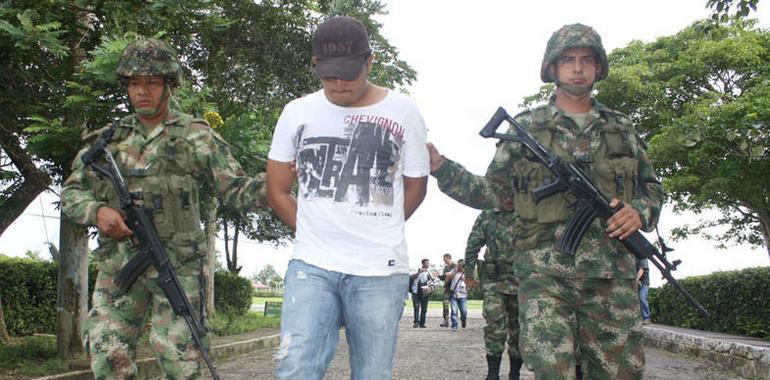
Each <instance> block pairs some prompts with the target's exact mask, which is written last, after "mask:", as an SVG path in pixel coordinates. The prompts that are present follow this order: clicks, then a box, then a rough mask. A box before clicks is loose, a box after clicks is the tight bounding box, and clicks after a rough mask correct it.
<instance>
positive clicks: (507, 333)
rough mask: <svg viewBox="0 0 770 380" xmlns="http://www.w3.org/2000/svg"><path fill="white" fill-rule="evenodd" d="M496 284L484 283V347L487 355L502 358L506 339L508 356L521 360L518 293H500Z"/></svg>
mask: <svg viewBox="0 0 770 380" xmlns="http://www.w3.org/2000/svg"><path fill="white" fill-rule="evenodd" d="M495 288H497V286H496V284H495V283H494V282H489V281H488V282H485V283H484V307H483V311H482V315H483V316H484V321H485V322H486V325H485V326H484V345H485V346H486V349H487V354H488V355H491V356H500V355H502V354H503V351H505V342H506V338H507V341H508V355H509V356H510V357H512V358H515V359H519V358H521V353H520V352H519V300H518V295H517V294H516V292H515V291H514V292H505V293H503V292H500V291H499V290H495Z"/></svg>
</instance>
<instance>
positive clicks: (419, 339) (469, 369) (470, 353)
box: [219, 308, 770, 380]
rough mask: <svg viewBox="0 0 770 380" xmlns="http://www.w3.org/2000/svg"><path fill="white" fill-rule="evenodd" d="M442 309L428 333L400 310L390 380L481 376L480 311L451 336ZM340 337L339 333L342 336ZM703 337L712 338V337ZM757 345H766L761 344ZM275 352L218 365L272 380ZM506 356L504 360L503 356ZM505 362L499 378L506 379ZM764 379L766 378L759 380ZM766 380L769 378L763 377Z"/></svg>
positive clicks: (343, 360) (236, 375)
mask: <svg viewBox="0 0 770 380" xmlns="http://www.w3.org/2000/svg"><path fill="white" fill-rule="evenodd" d="M440 316H441V309H440V308H439V309H429V311H428V317H429V318H428V322H427V326H428V328H425V329H415V328H412V311H411V310H405V313H404V317H403V318H402V320H401V324H400V326H399V338H398V346H397V349H396V357H395V365H394V371H393V377H394V379H410V380H411V379H438V378H453V379H483V378H484V376H485V375H486V361H485V358H484V342H483V325H484V321H483V319H481V310H470V311H469V319H468V327H467V328H466V329H460V330H459V331H451V330H450V329H447V328H441V327H439V323H440V322H441V318H440ZM652 329H656V330H659V331H668V330H667V327H666V326H658V325H650V326H647V327H645V334H647V331H648V330H652ZM672 330H677V331H675V332H677V333H690V334H693V333H696V334H697V333H698V332H697V331H695V330H687V329H672ZM343 335H344V333H343ZM703 335H707V336H714V335H715V334H712V333H704V334H703ZM716 335H718V336H719V339H720V340H721V341H724V342H730V339H734V340H736V341H753V340H752V339H745V338H740V337H731V336H726V335H724V334H716ZM759 343H761V344H762V345H767V344H770V342H767V341H760V342H759ZM347 350H348V348H347V344H346V343H345V339H344V336H342V337H341V338H340V343H339V345H338V347H337V352H336V354H335V357H334V359H333V360H332V362H331V365H330V366H329V369H328V371H327V373H326V377H325V378H326V379H349V378H350V370H349V365H348V355H347ZM274 353H275V348H265V349H260V350H256V351H254V352H250V353H247V354H243V355H241V356H237V357H235V358H233V359H232V360H230V361H228V362H226V363H222V364H220V365H219V370H220V374H221V375H222V378H223V379H246V378H248V379H273V378H274V377H275V375H274V374H275V367H276V362H275V360H274V359H273V355H274ZM645 355H646V358H647V363H646V366H645V376H644V378H645V379H648V380H664V379H678V380H679V379H682V380H702V379H706V380H728V379H743V377H741V376H739V375H738V374H736V373H733V372H729V371H724V370H721V369H720V366H719V364H718V363H715V362H713V361H711V360H708V359H707V358H699V357H693V356H691V355H685V354H676V353H671V352H669V351H667V350H663V349H660V348H657V347H655V346H647V347H646V348H645ZM506 356H507V355H506ZM507 374H508V361H507V358H505V359H504V362H503V365H502V369H501V375H503V376H507ZM521 374H522V379H534V376H533V375H532V373H531V372H529V371H527V370H526V369H523V370H522V371H521ZM759 378H765V377H759ZM767 378H768V379H770V377H767Z"/></svg>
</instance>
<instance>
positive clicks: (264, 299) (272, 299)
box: [251, 297, 283, 306]
mask: <svg viewBox="0 0 770 380" xmlns="http://www.w3.org/2000/svg"><path fill="white" fill-rule="evenodd" d="M281 301H283V298H282V297H253V298H252V299H251V304H252V305H262V306H265V302H281Z"/></svg>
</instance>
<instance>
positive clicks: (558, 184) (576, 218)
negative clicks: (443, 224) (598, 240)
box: [479, 107, 711, 318]
mask: <svg viewBox="0 0 770 380" xmlns="http://www.w3.org/2000/svg"><path fill="white" fill-rule="evenodd" d="M503 121H507V122H508V123H509V124H510V125H511V126H512V127H513V128H514V130H515V133H516V134H515V135H511V134H507V133H497V129H498V128H499V127H500V124H502V122H503ZM479 134H480V135H481V136H482V137H485V138H489V137H495V138H498V139H500V140H504V141H512V142H518V143H520V144H522V145H523V146H525V147H526V148H527V149H528V150H529V151H530V152H532V154H534V155H535V157H536V159H537V161H538V162H540V163H542V164H544V165H545V166H546V167H547V168H548V170H550V171H551V173H553V174H554V175H555V176H556V178H557V179H556V181H555V182H553V183H550V184H547V185H545V186H541V187H539V188H537V189H535V190H533V194H532V197H533V199H535V201H536V202H537V201H539V200H541V199H544V198H546V197H549V196H553V195H556V194H558V193H560V192H563V191H569V192H570V193H571V194H572V195H574V196H575V198H576V199H577V212H576V213H575V214H573V215H572V216H571V217H570V219H569V220H568V221H567V226H566V228H565V232H564V237H562V240H561V241H559V242H558V244H557V248H558V249H559V250H561V251H562V252H564V253H567V254H571V255H574V253H575V251H576V250H577V247H578V246H579V245H580V241H581V240H582V238H583V235H584V234H585V232H586V230H587V229H588V227H589V225H590V224H591V223H593V221H594V219H595V218H596V217H597V216H598V217H602V218H604V219H605V220H606V219H609V218H610V217H611V216H612V215H614V214H615V213H616V212H618V211H619V210H620V209H621V208H623V203H622V202H620V203H619V204H618V205H617V206H615V207H611V206H610V201H609V199H607V197H606V196H604V194H602V193H601V192H600V191H599V189H598V188H597V187H596V186H595V185H594V184H593V182H591V180H590V179H589V178H588V177H587V176H586V175H585V174H584V173H583V172H582V171H581V170H580V169H579V168H578V167H577V166H575V165H574V164H572V163H570V162H565V161H564V160H562V159H561V158H560V157H558V156H556V155H554V154H553V153H552V152H550V151H549V150H548V149H547V148H546V147H544V146H543V145H542V144H540V142H538V141H537V139H535V138H534V137H533V136H532V135H531V134H530V133H529V132H528V131H527V129H526V128H524V126H522V125H521V124H519V123H518V122H517V121H516V120H515V119H514V118H512V117H511V116H510V115H508V113H507V112H506V111H505V109H503V108H502V107H499V108H498V109H497V111H496V112H495V114H494V115H493V116H492V118H491V119H490V120H489V122H488V123H487V124H486V125H485V126H484V128H483V129H482V130H481V131H480V132H479ZM620 242H621V244H622V245H623V246H624V247H625V248H626V249H627V250H629V251H630V252H631V253H632V254H634V256H636V257H637V258H639V259H648V260H649V261H651V262H652V263H653V265H655V267H657V268H658V270H660V272H661V274H662V275H663V277H664V278H665V279H666V281H667V282H668V283H670V284H671V285H672V286H674V288H675V289H676V290H677V291H679V293H681V294H682V295H683V296H684V297H685V299H687V302H688V303H689V304H690V305H691V306H692V307H693V308H695V310H696V311H698V313H699V314H700V315H701V316H702V317H704V318H709V317H710V316H711V315H710V314H709V312H708V311H706V309H705V308H703V306H701V305H700V304H699V303H698V302H697V301H696V300H695V299H694V298H693V297H692V296H691V295H690V293H688V292H687V290H686V289H685V288H684V287H682V285H681V284H679V282H677V281H676V279H675V278H674V277H673V276H672V275H671V272H672V271H674V270H676V266H677V264H678V262H675V263H674V264H671V263H670V262H669V261H668V259H667V258H666V253H665V252H661V251H659V250H658V249H657V248H655V246H654V245H652V243H650V241H649V240H647V238H645V237H644V235H642V234H641V232H639V231H636V232H634V233H633V234H631V236H628V237H627V238H625V239H622V240H620Z"/></svg>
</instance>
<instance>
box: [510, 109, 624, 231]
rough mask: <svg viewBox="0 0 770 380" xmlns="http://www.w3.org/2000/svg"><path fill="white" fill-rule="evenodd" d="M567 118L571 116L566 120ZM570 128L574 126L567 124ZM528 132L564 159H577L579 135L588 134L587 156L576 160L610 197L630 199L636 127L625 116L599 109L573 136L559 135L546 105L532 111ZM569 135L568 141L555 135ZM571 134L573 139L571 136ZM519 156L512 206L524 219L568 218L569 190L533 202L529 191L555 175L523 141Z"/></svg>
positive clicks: (515, 167)
mask: <svg viewBox="0 0 770 380" xmlns="http://www.w3.org/2000/svg"><path fill="white" fill-rule="evenodd" d="M567 122H571V121H567ZM570 130H574V129H571V128H570ZM529 131H530V133H532V135H533V136H534V137H535V138H536V139H537V140H538V141H539V142H540V143H541V144H543V146H545V147H546V148H548V149H549V150H550V151H551V152H553V153H554V154H556V155H558V156H559V157H561V158H562V159H563V160H566V161H569V162H573V163H576V158H575V157H574V154H573V153H574V151H575V148H576V147H577V144H578V140H580V139H581V138H582V139H583V140H585V139H586V138H587V139H588V140H587V141H588V144H589V146H590V148H589V149H588V155H587V157H586V158H588V159H587V160H585V159H584V160H582V161H583V162H580V163H578V164H579V165H578V166H579V167H580V168H581V170H583V172H584V173H585V174H586V175H587V176H588V178H590V179H591V181H593V182H594V184H596V186H597V187H598V188H599V190H600V191H601V192H602V193H603V194H604V195H605V196H606V197H607V198H608V199H612V198H619V199H621V200H622V201H623V202H625V203H630V202H631V200H632V199H633V197H634V193H635V191H636V187H637V175H638V165H639V163H638V159H637V157H635V149H634V147H633V145H632V144H633V141H634V140H633V139H634V138H635V136H634V132H633V130H632V129H631V127H630V125H629V123H628V122H627V121H626V119H623V118H621V116H619V115H615V114H613V113H610V112H601V118H600V119H598V120H594V121H593V123H592V124H591V125H590V126H588V127H586V128H584V129H583V131H581V132H576V136H575V137H574V138H573V137H572V136H563V134H564V132H563V130H559V128H557V125H556V122H555V121H554V120H553V118H552V117H551V115H550V110H549V107H548V106H544V107H539V108H537V109H535V110H533V111H532V126H531V128H530V130H529ZM565 139H567V140H568V141H567V143H566V144H560V143H559V141H564V140H565ZM569 140H572V141H569ZM521 150H522V151H521V153H522V157H524V159H520V160H518V161H516V163H515V164H514V165H513V173H514V177H513V178H512V183H511V188H512V189H513V191H514V197H513V199H514V209H515V210H516V212H517V213H518V214H519V217H520V218H522V219H526V220H530V221H536V222H537V223H538V224H548V223H559V222H564V221H566V220H567V219H568V218H569V217H570V215H572V213H573V211H572V210H571V209H570V207H569V206H570V204H571V203H572V202H574V199H573V198H572V197H571V196H570V195H569V194H568V193H566V192H565V193H561V194H556V195H553V196H551V197H549V198H546V199H542V200H541V201H540V202H539V203H538V204H535V201H534V199H533V198H532V195H531V191H532V190H534V189H536V188H538V187H540V186H543V185H545V184H548V183H551V182H552V181H554V180H555V178H554V176H553V175H552V174H551V172H550V171H549V170H548V169H547V168H546V166H545V165H543V164H542V163H539V162H537V161H536V160H535V158H534V156H533V155H532V153H531V152H529V151H528V150H527V149H526V148H524V147H523V146H522V147H521Z"/></svg>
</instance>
